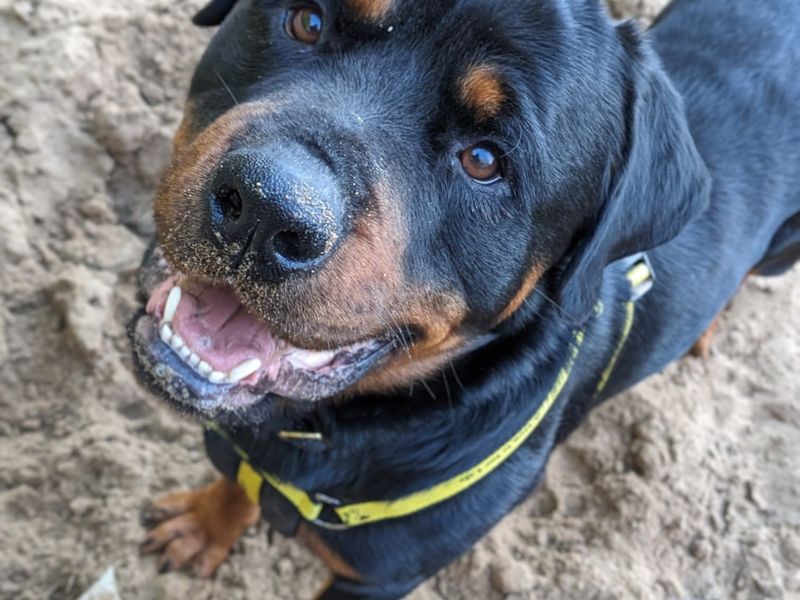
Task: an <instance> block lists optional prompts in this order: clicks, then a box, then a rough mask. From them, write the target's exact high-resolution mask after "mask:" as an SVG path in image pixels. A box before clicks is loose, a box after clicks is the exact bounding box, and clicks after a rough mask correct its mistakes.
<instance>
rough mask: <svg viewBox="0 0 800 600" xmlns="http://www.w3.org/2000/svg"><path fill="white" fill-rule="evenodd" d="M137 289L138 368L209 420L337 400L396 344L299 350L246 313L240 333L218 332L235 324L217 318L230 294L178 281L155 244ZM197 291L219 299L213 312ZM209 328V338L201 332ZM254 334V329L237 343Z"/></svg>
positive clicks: (379, 341)
mask: <svg viewBox="0 0 800 600" xmlns="http://www.w3.org/2000/svg"><path fill="white" fill-rule="evenodd" d="M140 284H141V288H142V292H143V293H144V294H146V295H147V296H149V299H148V302H147V309H146V311H144V312H143V313H142V314H140V315H139V316H138V317H137V318H136V319H135V320H134V322H133V325H132V335H133V338H134V346H135V350H136V353H135V356H136V358H137V362H138V364H139V367H140V370H141V371H143V372H144V374H145V375H146V376H145V379H147V380H149V381H148V383H150V384H151V385H152V386H153V387H155V388H156V389H157V390H158V391H160V392H161V393H162V394H164V395H166V396H167V397H168V398H169V399H170V400H172V401H174V402H177V403H180V404H182V405H184V406H185V407H188V408H190V409H192V410H195V411H198V412H200V413H202V414H204V415H207V416H208V415H213V414H215V413H218V412H219V411H223V410H230V411H241V410H242V409H245V408H247V407H249V406H252V405H254V404H256V403H258V402H259V401H261V400H264V399H266V398H268V397H270V396H280V397H283V398H287V399H290V400H295V401H312V402H313V401H318V400H322V399H324V398H326V397H330V396H335V395H338V394H339V393H341V392H343V391H345V390H346V389H347V388H348V387H350V386H351V385H353V384H354V383H356V382H357V381H358V380H360V379H361V378H362V377H363V376H364V375H366V374H367V372H369V371H370V370H371V369H372V368H374V367H375V366H376V365H377V363H378V362H380V361H381V359H383V358H385V357H386V356H387V355H388V354H390V353H391V352H392V350H393V349H394V348H395V346H396V344H395V340H394V339H393V338H392V337H390V336H386V337H383V338H380V337H378V338H369V339H367V340H365V341H362V342H359V343H356V344H351V345H348V346H345V347H341V348H337V349H333V350H330V351H322V352H320V351H313V350H304V349H301V348H297V347H295V346H293V345H292V344H291V343H289V342H288V341H285V340H283V339H281V338H279V337H278V336H276V335H274V334H272V333H271V332H270V331H269V330H268V329H267V327H266V325H265V324H264V323H263V322H260V321H258V320H257V319H255V317H252V316H249V315H244V316H242V317H241V319H242V322H241V323H239V324H238V329H237V327H236V325H237V324H236V323H234V326H231V325H229V324H224V325H222V326H221V327H219V328H217V325H218V323H219V322H221V321H222V320H225V321H226V323H227V321H228V320H233V321H235V320H236V318H234V317H231V316H230V315H228V314H227V313H224V312H221V310H231V309H232V308H233V307H232V306H230V304H231V303H232V302H234V300H233V299H232V297H231V294H232V293H233V292H232V290H226V289H225V288H224V287H222V288H220V284H217V288H213V287H212V286H210V285H209V284H207V283H201V282H199V281H192V280H191V279H187V278H182V277H180V276H177V275H176V274H175V273H174V272H173V271H172V269H171V268H170V267H169V265H168V263H167V262H166V260H165V259H164V257H163V254H162V253H161V251H160V249H159V248H158V247H157V246H156V247H154V248H151V250H150V251H148V253H147V254H146V255H145V260H144V263H143V266H142V272H141V275H140ZM176 288H177V289H178V290H180V291H176ZM202 289H206V290H208V289H211V292H212V293H215V294H218V295H220V294H221V295H222V300H219V298H218V299H217V300H216V302H217V306H213V305H211V306H210V308H209V306H208V305H206V306H201V305H199V304H197V302H198V298H197V294H198V293H199V292H198V290H201V291H202ZM178 296H180V298H178ZM220 302H222V304H220ZM184 303H185V304H184ZM224 303H228V304H229V306H227V307H226V306H225V305H224ZM220 306H221V307H222V308H220ZM201 309H202V310H204V311H206V312H205V313H203V314H201ZM209 311H210V313H211V314H209ZM215 312H216V313H217V314H214V313H215ZM215 319H216V321H214V320H215ZM209 327H210V328H211V329H213V331H212V332H211V333H209V331H206V329H204V328H209ZM226 328H227V329H226ZM251 328H255V329H258V331H257V332H256V333H252V334H251V333H248V336H249V338H250V339H249V340H247V341H246V343H239V342H240V340H239V338H242V337H243V335H242V334H243V333H246V332H249V330H250V329H251ZM206 334H208V335H206ZM215 335H216V336H217V337H218V339H214V336H215ZM176 336H177V338H176ZM219 338H222V339H219Z"/></svg>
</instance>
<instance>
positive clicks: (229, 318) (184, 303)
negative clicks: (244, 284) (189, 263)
mask: <svg viewBox="0 0 800 600" xmlns="http://www.w3.org/2000/svg"><path fill="white" fill-rule="evenodd" d="M186 287H187V288H189V289H184V290H183V297H182V299H181V303H180V305H179V307H178V312H177V313H176V314H175V317H174V318H173V320H172V328H173V330H174V331H176V332H177V333H178V334H179V335H180V336H181V337H182V338H183V339H184V340H185V341H186V343H187V345H188V346H189V347H190V348H191V349H192V350H193V351H194V352H196V353H197V355H198V356H199V357H200V358H201V359H202V360H204V361H206V362H207V363H208V364H210V365H211V366H212V367H213V368H214V369H215V370H217V371H222V372H228V371H230V370H232V369H234V368H236V367H238V366H239V365H240V364H242V363H243V362H245V361H247V360H250V359H252V358H258V359H260V360H261V361H262V363H263V364H264V366H265V367H266V366H267V364H268V363H269V362H270V361H271V360H273V359H274V358H275V354H276V340H275V338H274V337H273V336H272V334H271V333H270V332H269V330H267V329H266V328H265V327H264V326H263V324H262V323H261V322H260V321H258V320H257V319H256V318H255V317H253V316H252V315H250V314H249V313H248V312H247V310H245V308H244V307H243V306H242V304H241V303H240V302H239V299H238V298H237V297H236V294H234V292H233V290H231V289H230V288H228V287H224V286H209V287H205V288H197V289H193V288H192V287H191V286H186Z"/></svg>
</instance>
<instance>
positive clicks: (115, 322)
mask: <svg viewBox="0 0 800 600" xmlns="http://www.w3.org/2000/svg"><path fill="white" fill-rule="evenodd" d="M198 3H199V0H139V1H137V2H129V1H127V0H0V74H1V75H2V78H0V540H2V543H0V598H8V599H11V598H14V599H18V598H21V599H40V598H59V599H60V598H64V599H74V598H76V597H78V596H79V595H80V593H81V591H83V590H84V589H85V588H86V587H87V586H88V585H89V584H90V583H91V582H92V581H94V580H95V579H96V578H97V577H98V576H99V575H100V574H101V573H102V572H103V571H104V570H105V569H106V568H107V567H109V566H114V567H115V568H116V571H117V576H118V579H119V584H120V588H121V593H122V597H123V598H125V599H126V600H134V599H148V600H149V599H162V598H163V599H172V598H192V599H195V598H219V599H222V598H224V599H237V598H250V599H256V598H266V599H272V598H275V599H295V598H304V597H310V596H311V595H312V594H313V592H314V591H316V590H317V588H318V586H319V584H320V583H321V582H322V581H323V579H324V576H325V574H324V571H323V569H322V567H321V566H320V564H319V563H318V562H316V560H315V559H312V558H311V557H310V555H309V554H308V553H307V552H306V551H305V550H303V549H302V548H300V547H299V546H298V545H297V544H295V543H293V542H289V541H286V540H283V539H281V538H280V537H279V536H276V537H275V540H274V541H273V543H272V544H271V545H269V544H268V541H267V536H266V534H265V529H264V528H261V529H259V530H257V531H253V532H251V533H250V534H249V535H248V536H247V537H246V538H245V539H244V540H243V542H242V543H241V544H240V545H239V547H238V548H237V551H236V553H235V554H234V555H233V557H232V559H231V560H230V562H229V563H228V564H227V565H225V566H224V567H223V568H222V569H221V571H220V573H219V575H218V577H217V578H216V580H214V581H212V582H200V581H194V580H192V579H189V578H188V577H186V576H184V575H180V574H172V575H168V576H162V577H157V576H156V574H155V565H154V563H153V561H152V560H149V559H141V558H139V557H138V555H137V543H138V541H139V540H140V538H141V533H142V532H141V530H140V529H139V525H138V523H137V511H138V508H139V506H140V503H141V502H142V500H143V499H145V498H147V497H149V496H152V495H155V494H160V493H162V492H165V491H167V490H171V489H173V488H175V487H187V486H194V485H197V484H200V483H202V482H205V481H206V480H208V479H210V478H211V477H212V476H213V474H212V471H211V469H210V467H209V464H208V463H207V461H206V459H205V458H204V453H203V450H202V447H201V444H200V436H199V429H198V427H197V426H196V425H194V424H192V423H187V422H184V421H181V420H179V419H178V418H176V417H175V415H174V414H172V413H171V412H170V411H169V410H167V409H165V408H164V407H162V406H161V404H160V403H159V402H157V401H155V400H153V399H151V398H150V397H148V395H147V394H146V393H145V392H143V391H141V390H140V389H139V388H138V387H137V385H136V383H135V381H134V378H133V376H132V375H131V372H130V359H129V347H128V342H127V339H126V335H125V330H124V327H125V323H126V321H127V320H128V318H129V316H130V315H131V313H132V312H133V310H134V308H135V302H134V300H133V297H134V291H135V290H134V288H135V286H134V277H135V270H136V267H137V264H138V261H139V258H140V256H141V254H142V251H143V249H144V245H145V240H146V239H147V236H148V235H149V234H150V233H151V231H152V224H151V220H150V214H149V210H150V207H149V203H150V200H151V195H152V191H153V187H154V185H155V182H156V180H157V178H158V176H159V173H160V171H161V170H162V169H163V167H164V166H165V164H166V162H167V160H168V156H169V152H170V139H171V136H172V134H173V132H174V130H175V128H176V125H177V122H178V119H179V116H180V110H181V104H182V99H183V95H184V91H185V89H186V85H187V80H188V77H189V74H190V70H191V67H192V65H193V63H194V62H195V61H196V59H197V57H198V55H199V53H200V52H201V50H202V48H203V46H204V43H205V42H206V40H207V37H208V33H207V32H204V31H200V30H197V29H194V28H193V27H191V26H190V24H189V17H190V15H191V13H192V10H193V9H194V8H196V7H197V5H198ZM661 5H663V1H662V0H652V1H648V0H638V1H634V0H625V1H620V2H618V3H617V7H618V8H620V9H621V10H622V11H623V12H621V13H617V14H626V15H630V14H634V13H637V12H638V13H639V14H644V15H645V16H652V15H653V14H654V13H655V12H656V11H657V9H658V8H660V6H661ZM723 5H724V2H720V6H721V8H722V7H723ZM799 369H800V270H796V271H794V272H793V273H792V274H790V275H789V276H787V277H784V278H782V279H778V280H764V279H752V280H750V281H749V282H748V283H747V284H746V285H745V286H744V289H743V290H742V292H741V294H740V295H739V296H738V297H737V299H736V300H735V302H734V304H733V306H732V309H731V310H730V312H729V313H728V314H727V315H726V316H725V318H724V321H723V324H722V328H721V333H720V335H719V337H718V339H717V343H716V353H715V354H714V355H713V356H712V358H711V359H710V360H709V361H708V363H706V364H704V363H703V362H702V361H696V360H683V361H681V362H679V363H678V364H675V365H673V366H672V367H670V368H669V369H667V371H666V372H665V373H663V374H662V375H659V376H657V377H654V378H652V379H651V380H649V381H647V382H646V383H645V384H643V385H641V386H639V387H638V388H637V389H635V390H633V391H632V392H630V393H627V394H625V395H623V396H621V397H619V398H617V399H615V400H614V401H612V402H610V403H608V404H606V405H605V406H604V407H603V408H602V409H600V410H598V411H597V412H596V413H595V414H594V415H593V416H592V417H591V418H590V419H589V420H588V422H586V423H585V424H584V425H583V427H581V429H580V430H579V431H578V432H577V433H576V434H575V435H574V436H572V438H571V439H570V440H569V441H568V442H567V443H566V444H565V445H564V446H563V447H562V448H560V449H559V450H558V452H557V453H556V454H555V456H554V457H553V460H552V462H551V464H550V468H549V470H548V475H547V481H546V483H545V484H544V485H543V486H542V487H541V489H540V490H539V491H538V492H537V493H536V494H534V496H533V497H531V498H530V500H529V501H527V502H526V503H525V504H524V505H522V506H521V507H519V509H518V510H516V511H515V512H514V513H513V514H511V515H509V516H508V517H507V518H506V519H505V520H504V521H503V522H502V524H501V525H500V526H498V527H497V528H496V529H495V530H494V531H492V532H491V533H490V534H489V535H488V536H487V537H486V539H484V540H483V541H482V542H481V543H480V544H479V545H478V546H477V547H476V548H475V549H473V550H472V551H471V552H469V553H468V554H467V555H466V556H464V557H463V558H462V559H461V560H459V561H458V562H456V563H455V564H453V565H452V566H451V567H450V568H448V569H447V570H446V571H444V572H442V573H441V574H440V575H439V576H437V577H436V578H434V579H433V580H431V581H429V582H427V583H426V584H425V585H424V586H423V587H422V588H421V589H420V590H419V591H418V592H416V593H415V594H414V595H413V598H414V599H415V600H425V599H436V598H447V599H471V600H472V599H495V598H506V599H509V600H510V599H523V598H530V599H533V598H535V599H537V600H543V599H551V598H552V599H562V598H567V599H569V598H575V599H581V600H583V599H594V598H596V599H616V598H619V599H627V598H643V599H650V598H653V599H659V598H698V599H699V598H702V599H720V600H728V599H749V598H787V599H788V598H800V467H798V462H797V461H798V457H800V376H799V375H798V370H799Z"/></svg>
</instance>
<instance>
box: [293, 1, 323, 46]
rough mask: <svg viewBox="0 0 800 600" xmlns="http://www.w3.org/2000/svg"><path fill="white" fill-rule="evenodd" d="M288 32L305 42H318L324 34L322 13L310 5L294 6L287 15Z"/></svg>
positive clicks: (299, 40)
mask: <svg viewBox="0 0 800 600" xmlns="http://www.w3.org/2000/svg"><path fill="white" fill-rule="evenodd" d="M286 33H288V34H289V35H290V36H292V37H293V38H294V39H296V40H297V41H298V42H303V43H304V44H316V43H317V42H318V41H319V38H320V36H321V35H322V13H321V12H320V10H319V9H317V8H313V7H310V6H305V7H302V8H293V9H292V10H290V11H289V14H288V15H287V16H286Z"/></svg>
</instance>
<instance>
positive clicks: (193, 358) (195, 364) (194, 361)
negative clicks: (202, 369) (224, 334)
mask: <svg viewBox="0 0 800 600" xmlns="http://www.w3.org/2000/svg"><path fill="white" fill-rule="evenodd" d="M189 364H190V365H192V367H194V368H195V369H196V368H197V367H198V365H199V364H200V357H199V356H197V354H195V353H194V352H192V354H191V355H190V356H189Z"/></svg>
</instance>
